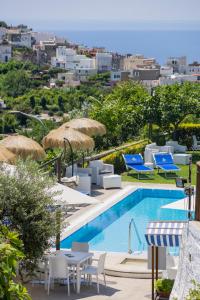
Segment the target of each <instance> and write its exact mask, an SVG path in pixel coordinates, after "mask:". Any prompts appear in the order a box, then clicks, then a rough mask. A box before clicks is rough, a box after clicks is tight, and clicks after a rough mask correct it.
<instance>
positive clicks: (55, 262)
mask: <svg viewBox="0 0 200 300" xmlns="http://www.w3.org/2000/svg"><path fill="white" fill-rule="evenodd" d="M71 275H73V273H72V272H70V271H69V268H68V263H67V258H66V257H65V256H64V255H56V256H51V257H50V259H49V277H48V287H47V294H48V295H49V291H50V285H51V283H53V285H54V279H63V280H65V279H66V280H67V287H68V296H69V295H70V282H69V278H70V276H71Z"/></svg>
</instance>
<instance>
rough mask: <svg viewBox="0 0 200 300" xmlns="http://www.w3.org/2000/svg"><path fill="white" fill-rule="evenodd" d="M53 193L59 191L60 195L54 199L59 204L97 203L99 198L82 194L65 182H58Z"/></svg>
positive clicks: (51, 190) (52, 190)
mask: <svg viewBox="0 0 200 300" xmlns="http://www.w3.org/2000/svg"><path fill="white" fill-rule="evenodd" d="M49 191H50V192H51V193H55V192H58V195H56V196H54V197H53V198H54V200H55V201H56V204H58V205H73V204H75V205H77V204H97V203H99V200H97V199H95V198H93V197H89V196H87V195H85V194H82V193H80V192H78V191H76V190H74V189H72V188H69V187H67V186H65V185H63V184H60V183H56V184H55V185H54V186H53V187H52V188H51V189H50V190H49Z"/></svg>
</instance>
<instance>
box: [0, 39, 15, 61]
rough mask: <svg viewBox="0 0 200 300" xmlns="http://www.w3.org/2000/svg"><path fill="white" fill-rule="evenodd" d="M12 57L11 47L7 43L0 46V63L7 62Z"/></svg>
mask: <svg viewBox="0 0 200 300" xmlns="http://www.w3.org/2000/svg"><path fill="white" fill-rule="evenodd" d="M11 57H12V47H11V45H9V44H8V43H7V42H2V44H0V62H7V61H9V60H10V59H11Z"/></svg>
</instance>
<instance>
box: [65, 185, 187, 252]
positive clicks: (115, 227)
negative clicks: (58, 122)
mask: <svg viewBox="0 0 200 300" xmlns="http://www.w3.org/2000/svg"><path fill="white" fill-rule="evenodd" d="M184 197H185V194H184V193H183V192H182V191H178V190H171V191H170V190H156V189H138V190H137V191H135V192H133V193H132V194H130V195H129V196H127V197H126V198H124V199H123V200H121V201H120V202H118V203H117V204H115V205H114V206H113V207H111V208H110V209H108V210H107V211H105V212H104V213H102V214H101V215H99V216H98V217H96V218H95V219H94V220H92V221H90V222H89V223H88V224H86V225H85V226H83V227H82V228H80V229H79V230H77V231H76V232H74V233H73V234H72V235H71V236H69V237H67V238H66V239H64V240H63V241H62V242H61V247H62V248H70V247H71V244H72V241H79V242H89V245H90V249H92V250H99V251H101V250H102V251H114V252H127V248H128V226H129V222H130V220H131V218H134V220H135V223H136V226H137V230H138V233H139V235H140V238H141V240H142V244H143V247H144V250H145V249H146V247H147V244H146V241H145V237H144V234H145V231H146V226H147V223H148V222H149V221H153V220H186V219H187V211H184V210H176V209H166V208H161V207H162V206H163V205H166V204H169V203H171V202H174V201H177V200H180V199H182V198H184ZM132 250H133V251H139V250H142V249H141V245H140V244H139V241H138V238H137V236H136V234H135V232H134V229H133V238H132Z"/></svg>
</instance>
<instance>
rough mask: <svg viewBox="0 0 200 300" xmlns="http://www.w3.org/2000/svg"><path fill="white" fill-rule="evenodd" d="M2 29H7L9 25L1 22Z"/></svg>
mask: <svg viewBox="0 0 200 300" xmlns="http://www.w3.org/2000/svg"><path fill="white" fill-rule="evenodd" d="M0 27H5V28H7V27H8V25H7V24H6V22H4V21H0Z"/></svg>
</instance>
